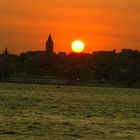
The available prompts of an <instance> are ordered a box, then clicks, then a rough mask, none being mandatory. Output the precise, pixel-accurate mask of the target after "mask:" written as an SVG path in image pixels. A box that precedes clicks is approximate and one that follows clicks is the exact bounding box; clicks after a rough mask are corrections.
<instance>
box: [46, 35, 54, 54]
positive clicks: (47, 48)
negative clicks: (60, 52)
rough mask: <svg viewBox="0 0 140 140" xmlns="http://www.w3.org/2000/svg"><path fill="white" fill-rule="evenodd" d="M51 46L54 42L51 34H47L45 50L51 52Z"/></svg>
mask: <svg viewBox="0 0 140 140" xmlns="http://www.w3.org/2000/svg"><path fill="white" fill-rule="evenodd" d="M53 47H54V42H53V40H52V36H51V34H49V37H48V40H47V42H46V52H47V54H53Z"/></svg>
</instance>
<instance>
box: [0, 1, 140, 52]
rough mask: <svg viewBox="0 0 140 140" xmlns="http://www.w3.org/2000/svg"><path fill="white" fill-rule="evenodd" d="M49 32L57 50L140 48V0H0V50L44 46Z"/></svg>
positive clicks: (33, 48)
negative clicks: (77, 43) (75, 44)
mask: <svg viewBox="0 0 140 140" xmlns="http://www.w3.org/2000/svg"><path fill="white" fill-rule="evenodd" d="M49 33H51V34H52V36H53V40H54V42H55V51H57V52H59V51H66V52H70V51H71V49H70V45H71V42H72V41H73V40H75V39H81V40H83V41H84V42H85V45H86V48H85V52H90V53H91V52H93V51H97V50H113V49H117V50H120V49H121V48H131V49H139V50H140V0H97V1H94V0H0V52H1V51H3V49H4V48H5V46H7V47H8V49H9V51H10V52H13V53H20V52H24V51H29V50H44V49H45V48H44V43H45V41H46V39H47V37H48V34H49Z"/></svg>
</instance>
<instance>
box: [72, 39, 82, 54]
mask: <svg viewBox="0 0 140 140" xmlns="http://www.w3.org/2000/svg"><path fill="white" fill-rule="evenodd" d="M84 48H85V45H84V43H83V42H82V41H80V40H76V41H73V42H72V44H71V49H72V51H74V52H77V53H80V52H82V51H83V50H84Z"/></svg>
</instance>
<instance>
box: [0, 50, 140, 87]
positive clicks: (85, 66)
mask: <svg viewBox="0 0 140 140" xmlns="http://www.w3.org/2000/svg"><path fill="white" fill-rule="evenodd" d="M13 75H14V76H21V77H23V76H24V77H28V76H31V77H43V76H47V75H52V76H55V77H58V78H61V77H63V78H67V79H68V81H69V82H72V81H81V82H95V83H110V84H114V85H120V86H121V85H122V86H127V87H139V86H140V52H139V51H137V50H130V49H122V51H121V52H119V53H117V52H115V50H114V51H97V52H94V53H93V54H87V53H80V54H78V53H73V52H72V53H69V54H68V55H67V54H66V53H65V52H60V53H58V54H55V53H53V54H50V55H47V54H46V52H44V51H34V52H27V53H22V54H20V55H19V56H18V55H14V54H9V53H8V52H7V51H6V52H5V53H3V54H1V55H0V79H2V78H6V77H11V76H13Z"/></svg>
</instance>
